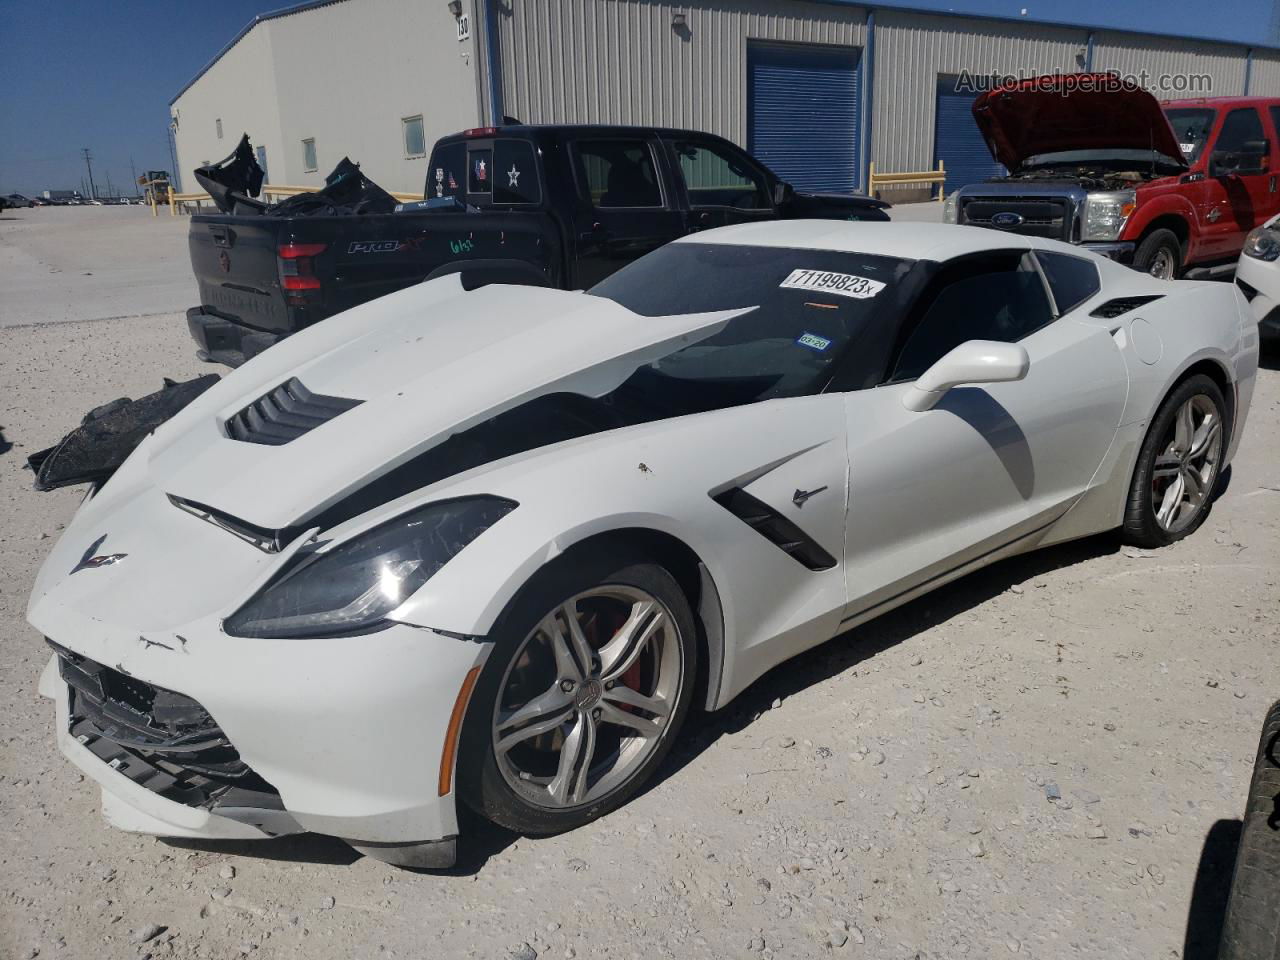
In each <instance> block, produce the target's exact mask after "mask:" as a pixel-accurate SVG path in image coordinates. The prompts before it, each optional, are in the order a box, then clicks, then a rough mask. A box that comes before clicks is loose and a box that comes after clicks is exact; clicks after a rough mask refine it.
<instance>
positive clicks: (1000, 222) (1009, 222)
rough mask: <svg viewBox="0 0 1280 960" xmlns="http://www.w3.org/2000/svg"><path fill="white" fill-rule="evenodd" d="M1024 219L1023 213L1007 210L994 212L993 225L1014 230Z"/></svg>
mask: <svg viewBox="0 0 1280 960" xmlns="http://www.w3.org/2000/svg"><path fill="white" fill-rule="evenodd" d="M1022 219H1023V218H1022V214H1020V213H1012V212H1010V211H1008V210H1006V211H1005V212H1004V213H996V214H993V215H992V217H991V225H992V226H993V227H999V228H1000V229H1001V230H1012V229H1013V228H1014V227H1017V226H1021V225H1022Z"/></svg>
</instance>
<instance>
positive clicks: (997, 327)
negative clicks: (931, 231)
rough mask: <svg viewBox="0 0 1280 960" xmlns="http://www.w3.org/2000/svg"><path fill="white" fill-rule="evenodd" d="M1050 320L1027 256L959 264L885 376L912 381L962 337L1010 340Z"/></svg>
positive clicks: (1046, 302) (1050, 313)
mask: <svg viewBox="0 0 1280 960" xmlns="http://www.w3.org/2000/svg"><path fill="white" fill-rule="evenodd" d="M925 296H926V297H929V296H930V295H929V294H928V293H926V294H925ZM1052 322H1053V309H1052V308H1051V307H1050V305H1049V297H1048V295H1047V294H1046V293H1045V289H1044V283H1043V282H1042V281H1041V279H1040V274H1039V273H1038V272H1037V271H1036V269H1035V266H1034V265H1033V264H1032V263H1031V262H1030V260H1029V258H1028V257H1027V256H1023V257H1010V258H1008V260H1007V262H1006V263H1003V264H1002V263H996V262H991V261H986V262H984V263H983V264H982V265H980V266H978V265H975V266H972V267H969V268H962V269H961V270H960V271H958V272H956V273H953V274H952V275H951V276H949V277H947V276H944V277H943V278H941V285H940V286H939V287H937V288H935V293H934V294H933V295H932V300H931V301H930V302H929V304H928V306H926V307H925V310H924V314H923V315H922V316H921V317H920V322H919V323H917V324H916V327H915V329H914V330H912V331H911V333H910V334H909V335H908V337H907V342H906V343H905V344H903V346H902V350H901V351H900V352H899V354H898V359H897V362H896V363H895V364H894V368H893V373H892V375H891V376H890V377H889V381H890V382H892V383H897V382H900V381H903V380H914V379H915V378H916V377H918V376H920V374H922V373H924V372H925V371H926V370H928V369H929V368H930V367H931V366H933V364H934V363H936V362H937V361H938V360H940V359H941V358H942V357H943V356H945V355H946V354H948V353H950V352H951V351H952V350H953V349H955V348H956V347H958V346H960V344H962V343H964V342H965V341H966V340H999V341H1002V342H1004V343H1013V342H1015V341H1017V340H1021V339H1022V338H1023V337H1025V336H1027V335H1028V334H1031V333H1034V332H1035V331H1036V330H1039V329H1040V328H1041V327H1044V326H1046V325H1048V324H1049V323H1052Z"/></svg>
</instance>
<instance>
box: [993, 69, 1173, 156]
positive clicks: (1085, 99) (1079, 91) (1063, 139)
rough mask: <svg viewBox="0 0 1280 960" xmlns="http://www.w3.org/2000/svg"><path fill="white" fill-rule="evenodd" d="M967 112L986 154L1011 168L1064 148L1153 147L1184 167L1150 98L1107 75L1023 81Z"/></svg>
mask: <svg viewBox="0 0 1280 960" xmlns="http://www.w3.org/2000/svg"><path fill="white" fill-rule="evenodd" d="M973 117H974V119H975V120H976V121H977V123H978V129H979V130H981V131H982V135H983V137H985V138H986V141H987V146H988V147H989V148H990V150H991V155H992V156H993V157H995V158H996V160H998V161H1000V163H1002V164H1004V165H1005V167H1007V168H1008V169H1009V171H1010V172H1011V173H1012V172H1016V171H1017V170H1018V169H1019V168H1020V167H1021V166H1022V165H1023V164H1024V163H1025V162H1026V161H1027V158H1028V157H1034V156H1040V155H1043V154H1046V153H1060V152H1064V151H1068V150H1154V151H1155V152H1156V153H1158V154H1160V155H1161V156H1162V157H1165V158H1167V159H1168V161H1169V163H1170V164H1173V165H1175V166H1178V167H1180V168H1182V169H1186V167H1187V162H1186V159H1185V158H1184V157H1183V155H1182V148H1181V147H1180V146H1179V145H1178V139H1177V137H1176V136H1174V133H1173V128H1172V127H1170V126H1169V120H1168V118H1166V117H1165V115H1164V111H1163V110H1161V109H1160V104H1159V103H1158V102H1157V101H1156V98H1155V97H1153V96H1152V95H1151V94H1149V93H1147V92H1146V91H1145V90H1142V89H1141V88H1139V87H1137V86H1124V85H1122V84H1121V81H1120V80H1119V78H1118V77H1116V76H1114V75H1109V74H1100V73H1090V74H1067V75H1064V76H1056V77H1037V78H1034V79H1031V80H1024V81H1022V82H1021V83H1019V84H1018V85H1017V86H1016V87H1012V88H1008V87H1001V88H999V89H996V90H992V91H990V92H988V93H984V94H982V95H981V96H980V97H978V99H977V100H975V101H974V103H973Z"/></svg>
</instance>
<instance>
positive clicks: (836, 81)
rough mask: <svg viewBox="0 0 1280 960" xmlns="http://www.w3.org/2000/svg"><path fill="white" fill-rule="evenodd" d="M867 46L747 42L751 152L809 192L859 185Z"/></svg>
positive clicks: (845, 191)
mask: <svg viewBox="0 0 1280 960" xmlns="http://www.w3.org/2000/svg"><path fill="white" fill-rule="evenodd" d="M861 90H862V48H861V47H839V46H820V45H817V44H778V43H761V42H757V41H748V42H747V149H748V150H750V151H751V153H752V154H753V155H754V156H756V157H758V158H759V159H760V161H761V162H762V163H763V164H765V165H766V166H767V167H769V169H770V170H772V171H773V172H774V173H776V174H777V175H778V176H779V177H781V178H782V179H783V180H786V181H787V182H788V183H790V184H791V185H792V186H794V187H795V188H796V189H797V190H801V191H804V192H808V193H843V194H848V193H853V192H854V191H855V190H856V189H857V188H858V186H859V183H860V177H859V155H860V154H859V146H860V139H861V117H860V109H859V108H860V106H861V102H860V98H861Z"/></svg>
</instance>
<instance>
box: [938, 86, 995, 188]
mask: <svg viewBox="0 0 1280 960" xmlns="http://www.w3.org/2000/svg"><path fill="white" fill-rule="evenodd" d="M958 84H959V77H957V76H956V75H955V74H939V75H938V100H937V114H936V115H935V120H934V140H933V153H934V162H935V163H937V162H938V161H942V163H943V165H944V168H945V170H946V173H947V181H946V184H945V187H946V191H947V193H951V192H952V191H954V190H958V189H960V187H963V186H966V185H968V184H970V183H981V182H982V181H984V180H987V179H990V178H991V177H1000V176H1004V173H1005V169H1004V166H1003V165H1001V164H1000V163H999V162H997V161H996V160H995V159H994V158H993V157H992V156H991V150H990V149H989V148H988V147H987V141H986V140H984V139H983V137H982V131H980V130H979V129H978V124H977V121H975V120H974V119H973V101H974V99H975V96H976V95H975V94H974V93H973V92H972V91H968V90H963V91H962V90H957V89H956V87H957V86H958Z"/></svg>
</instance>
